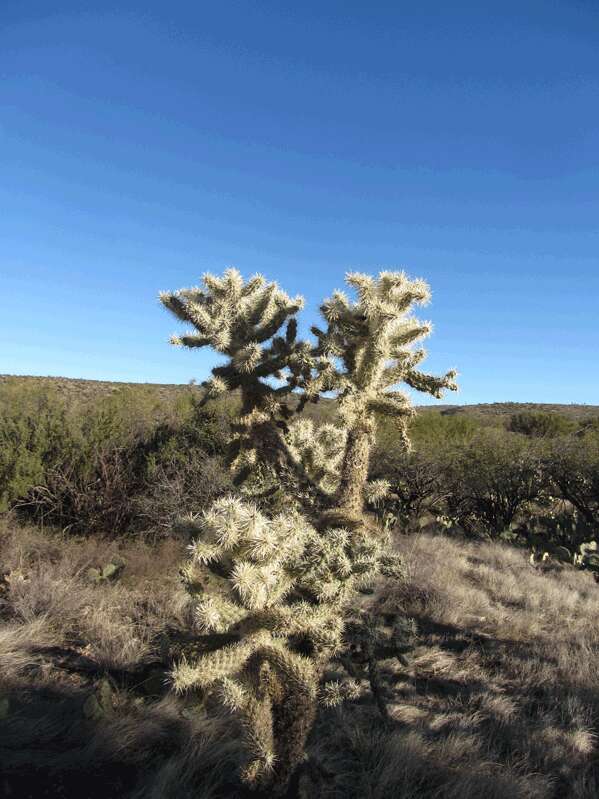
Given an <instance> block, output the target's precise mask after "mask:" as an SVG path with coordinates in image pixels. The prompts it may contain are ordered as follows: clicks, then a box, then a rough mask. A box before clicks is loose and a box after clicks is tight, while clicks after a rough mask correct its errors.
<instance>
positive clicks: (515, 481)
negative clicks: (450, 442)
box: [443, 431, 546, 537]
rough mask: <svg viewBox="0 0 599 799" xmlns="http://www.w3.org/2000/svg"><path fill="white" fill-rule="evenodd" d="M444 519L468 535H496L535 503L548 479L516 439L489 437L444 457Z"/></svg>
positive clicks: (536, 457) (531, 453)
mask: <svg viewBox="0 0 599 799" xmlns="http://www.w3.org/2000/svg"><path fill="white" fill-rule="evenodd" d="M443 470H444V480H445V481H446V486H447V495H446V496H447V500H446V504H447V509H448V515H449V516H450V518H451V519H453V520H454V521H455V522H456V523H457V524H458V525H459V526H460V527H461V528H462V529H463V530H464V531H465V532H466V533H468V534H469V535H474V536H483V537H486V536H489V535H499V534H500V533H502V532H503V531H505V530H507V529H508V528H509V527H510V525H512V523H513V522H514V520H515V519H516V516H517V514H518V513H519V512H521V511H523V510H524V509H525V508H528V507H530V505H531V503H534V502H539V501H541V500H542V499H543V497H544V492H545V490H546V476H545V473H544V470H543V468H542V461H541V458H540V456H539V454H538V453H537V452H535V451H534V450H533V449H531V447H530V446H527V445H526V444H523V443H521V442H520V441H519V440H518V439H515V438H507V437H506V436H504V435H501V434H500V433H496V432H492V431H488V432H487V433H485V434H481V435H480V436H478V437H477V438H476V439H473V440H472V441H471V443H470V444H469V445H468V446H467V447H464V448H461V449H459V450H453V451H452V452H449V453H448V454H447V456H446V459H445V462H444V465H443Z"/></svg>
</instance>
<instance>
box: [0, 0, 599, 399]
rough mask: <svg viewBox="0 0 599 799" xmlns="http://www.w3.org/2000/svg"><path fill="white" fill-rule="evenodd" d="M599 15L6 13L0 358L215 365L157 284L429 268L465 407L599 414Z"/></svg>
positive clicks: (279, 10) (224, 0)
mask: <svg viewBox="0 0 599 799" xmlns="http://www.w3.org/2000/svg"><path fill="white" fill-rule="evenodd" d="M598 51H599V6H598V5H597V3H596V2H595V0H589V1H588V2H587V1H583V0H564V1H563V2H552V0H542V2H536V1H535V0H529V1H528V2H526V3H522V2H518V3H516V2H511V0H504V2H502V3H497V2H493V3H491V2H485V0H482V1H481V0H478V2H470V3H466V2H460V1H459V0H457V2H454V3H446V2H441V0H437V1H436V2H427V0H424V1H423V2H419V3H407V2H406V3H404V2H398V1H396V2H371V3H366V2H359V3H358V2H348V0H344V2H327V0H324V1H321V2H310V1H309V0H305V1H304V2H301V3H287V2H281V0H279V1H278V2H270V1H266V2H231V0H219V2H218V3H198V2H176V1H175V2H171V3H163V2H153V1H152V0H145V2H140V1H138V2H127V0H121V1H120V2H118V3H112V2H110V1H109V0H102V2H100V1H99V0H96V2H93V3H92V2H78V3H68V2H61V0H55V2H52V3H48V2H40V3H36V2H35V1H34V0H32V2H28V3H22V2H12V0H4V2H2V3H1V4H0V79H1V80H0V108H1V111H0V144H1V149H0V240H1V242H2V246H1V247H0V275H1V277H2V287H3V292H2V297H3V303H2V305H3V308H2V313H1V314H0V373H12V374H54V375H65V376H70V377H85V378H99V379H115V380H133V381H150V382H187V381H188V380H189V379H191V378H197V379H198V380H201V379H203V378H204V377H205V376H206V374H207V372H208V370H209V368H210V366H211V365H213V364H214V362H215V360H214V358H213V357H212V356H211V354H210V353H209V352H204V351H200V352H198V351H196V352H185V351H181V350H178V349H174V348H172V347H170V346H169V345H168V343H167V340H168V336H169V334H170V333H171V332H175V331H176V330H177V329H178V325H177V323H176V320H174V319H173V320H171V319H170V318H169V316H168V314H167V313H166V312H165V311H164V310H163V309H162V308H161V307H160V306H159V305H158V302H157V299H156V297H157V294H158V292H159V290H161V289H175V288H179V287H181V286H187V285H193V284H195V283H197V282H198V280H199V278H200V276H201V274H202V273H203V272H204V271H207V270H208V271H215V272H219V271H222V270H223V269H224V268H226V267H227V266H231V265H233V266H236V267H237V268H238V269H239V270H240V271H241V272H242V273H244V274H246V275H250V274H252V273H254V272H256V271H260V272H263V273H264V274H265V275H266V276H267V277H269V278H272V279H276V280H278V281H279V282H280V283H281V284H282V285H283V287H284V288H285V289H286V290H287V291H289V292H290V293H294V294H295V293H302V294H304V296H305V297H306V305H307V310H306V311H305V312H304V319H305V321H306V326H307V324H309V323H312V322H314V321H315V318H316V314H317V308H318V305H319V302H320V301H321V300H322V298H324V297H325V296H328V294H329V293H330V292H331V291H332V290H333V289H335V288H338V287H341V285H342V282H343V276H344V273H345V272H346V271H347V270H348V269H358V270H360V271H367V272H376V271H377V270H379V269H381V268H394V267H399V268H405V269H406V270H407V271H408V273H410V274H411V275H413V276H418V277H424V278H425V279H427V280H428V281H429V282H430V284H431V286H432V290H433V302H432V304H431V306H430V307H428V308H427V309H425V311H424V314H423V315H424V316H425V317H427V318H431V319H432V320H433V322H434V325H435V332H434V335H433V336H432V337H431V339H430V341H429V342H428V349H429V352H430V356H429V359H428V361H427V364H428V367H429V369H430V370H432V371H444V370H445V369H446V368H448V367H451V366H455V367H457V368H458V369H459V371H460V375H461V376H460V384H461V392H460V394H458V395H457V396H453V395H452V396H451V400H452V401H455V402H493V401H506V400H514V401H537V402H543V401H545V402H587V403H599V369H598V368H597V365H598V356H597V353H598V352H599V318H598V314H597V306H598V301H599V235H598V223H599V146H598V145H599V133H598V124H599V58H598V57H597V53H598Z"/></svg>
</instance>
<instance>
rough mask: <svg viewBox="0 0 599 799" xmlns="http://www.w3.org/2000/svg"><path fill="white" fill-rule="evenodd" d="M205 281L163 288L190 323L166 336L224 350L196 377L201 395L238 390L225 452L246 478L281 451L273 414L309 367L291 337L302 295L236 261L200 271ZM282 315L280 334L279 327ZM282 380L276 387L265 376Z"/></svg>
mask: <svg viewBox="0 0 599 799" xmlns="http://www.w3.org/2000/svg"><path fill="white" fill-rule="evenodd" d="M202 282H203V287H201V288H200V287H196V288H190V289H181V290H179V291H175V292H162V293H161V294H160V300H161V302H162V303H163V305H164V306H165V307H166V308H168V309H169V310H170V311H171V312H172V313H173V314H175V316H177V318H178V319H180V320H181V321H183V322H188V323H190V324H191V325H193V328H194V330H192V331H191V332H189V333H186V334H183V335H176V336H172V338H171V342H172V343H173V344H175V345H177V346H183V347H190V348H197V347H205V346H210V347H212V348H213V349H214V350H216V352H219V353H222V354H223V355H226V356H227V357H228V359H229V360H228V363H226V364H225V365H223V366H217V367H215V368H214V369H213V370H212V378H211V379H210V380H207V381H205V382H204V383H202V386H203V387H204V388H205V390H206V394H205V398H206V399H211V398H216V397H218V396H219V395H221V394H224V393H226V392H231V391H235V390H239V391H240V393H241V411H240V416H239V419H238V422H237V424H236V428H235V432H236V435H235V437H234V440H233V442H232V448H231V453H230V460H231V463H232V466H233V467H234V469H235V470H236V472H237V473H238V479H239V481H241V480H242V479H244V478H245V477H246V476H247V475H248V474H249V472H250V471H251V469H252V468H254V466H255V465H256V463H257V462H259V461H260V460H267V461H268V460H271V461H272V460H273V459H275V458H276V457H277V453H278V456H279V457H283V458H284V456H285V454H286V453H285V448H284V446H283V445H282V442H281V436H280V434H279V433H278V431H277V428H276V427H275V426H274V425H272V424H271V422H272V420H273V419H274V418H275V417H277V415H280V416H282V417H283V418H289V416H290V414H291V411H290V409H289V407H288V406H287V404H286V402H285V399H286V397H287V395H288V394H289V393H290V392H291V391H292V389H293V387H294V385H298V384H299V383H300V382H301V381H302V380H305V379H306V378H307V377H308V375H309V374H310V373H311V370H312V369H313V368H314V364H315V361H314V356H313V355H312V353H311V348H310V346H309V344H306V343H305V342H298V341H297V340H296V334H297V323H296V320H295V318H294V317H295V314H296V313H297V311H298V310H299V309H300V308H301V307H302V305H303V299H302V298H301V297H294V298H291V297H289V296H288V295H287V294H286V293H285V292H284V291H282V290H281V289H280V288H279V287H278V286H277V284H276V283H267V282H266V280H265V279H264V278H263V277H262V276H261V275H255V276H254V277H252V278H251V279H250V280H248V281H247V282H245V281H244V280H243V278H242V277H241V275H240V274H239V272H238V271H237V270H236V269H227V270H226V271H225V273H224V275H223V276H222V277H221V278H219V277H216V276H215V275H211V274H205V275H204V276H203V278H202ZM285 323H287V326H286V330H285V335H284V336H279V335H277V333H278V331H279V330H280V329H281V328H282V327H283V325H284V324H285ZM283 372H285V373H286V375H287V378H288V379H287V380H286V381H285V382H284V383H283V385H281V386H279V387H278V388H274V387H273V386H272V385H271V384H270V383H268V382H267V379H268V378H276V379H279V380H280V379H281V378H282V377H283Z"/></svg>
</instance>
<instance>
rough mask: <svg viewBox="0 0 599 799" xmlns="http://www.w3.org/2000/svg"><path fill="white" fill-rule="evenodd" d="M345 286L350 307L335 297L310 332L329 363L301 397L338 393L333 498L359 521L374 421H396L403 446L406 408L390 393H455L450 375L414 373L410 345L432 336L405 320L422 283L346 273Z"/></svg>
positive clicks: (425, 292)
mask: <svg viewBox="0 0 599 799" xmlns="http://www.w3.org/2000/svg"><path fill="white" fill-rule="evenodd" d="M347 283H348V284H349V285H350V286H351V287H352V288H354V289H355V290H356V291H357V294H358V299H357V301H356V302H352V301H351V300H349V299H348V298H347V297H346V295H345V294H344V293H343V292H341V291H336V292H335V293H334V294H333V296H332V297H330V298H329V299H328V300H326V301H325V302H324V303H323V305H322V306H321V312H322V315H323V317H324V319H325V321H326V322H327V328H326V330H324V331H323V330H321V329H320V328H318V327H313V328H312V332H313V333H314V335H315V336H316V337H317V339H318V342H319V343H318V347H317V349H316V353H317V354H318V355H321V356H326V357H327V359H328V360H327V362H326V363H324V364H322V365H320V366H319V368H318V375H317V377H315V378H313V379H312V380H311V381H310V382H309V383H308V384H307V386H306V393H307V394H308V395H314V394H319V393H320V392H322V391H331V390H332V391H336V392H338V395H339V399H340V404H339V410H340V413H341V417H342V419H343V421H344V422H345V425H346V428H347V443H346V447H345V452H344V456H343V462H342V467H341V479H340V483H339V488H338V491H337V497H336V499H337V504H338V505H339V506H340V507H341V508H343V509H345V510H346V511H347V512H348V513H350V514H354V515H355V514H357V515H359V514H360V513H361V512H362V508H363V488H364V485H365V482H366V477H367V474H368V460H369V453H370V445H371V440H372V436H373V433H374V430H375V418H376V415H377V414H383V415H386V416H392V417H393V418H394V419H396V421H397V424H398V425H399V427H400V429H401V430H402V431H403V433H404V439H405V442H406V445H407V444H408V440H407V433H406V424H407V421H408V420H409V418H410V417H411V416H412V414H413V409H412V406H411V403H410V400H409V398H408V396H407V395H406V394H404V393H401V392H399V391H394V390H392V387H393V386H395V385H396V384H398V383H402V382H403V383H406V384H407V385H408V386H410V387H412V388H414V389H416V390H418V391H424V392H427V393H429V394H432V395H433V396H435V397H440V396H441V395H442V391H443V389H450V390H455V389H456V388H457V387H456V384H455V376H456V372H455V371H449V372H447V374H445V375H443V376H442V377H433V376H431V375H427V374H424V373H423V372H420V371H418V370H417V369H416V367H417V365H418V364H419V363H420V362H421V361H422V359H423V358H424V357H425V355H426V353H425V351H424V350H423V349H413V348H412V345H413V344H414V343H415V342H417V341H419V340H420V339H422V338H424V337H425V336H427V335H428V334H429V333H430V331H431V325H430V323H429V322H420V321H419V320H417V319H415V318H414V317H413V316H410V310H411V308H412V306H413V305H414V304H415V303H419V304H423V303H425V302H427V301H428V299H429V297H430V292H429V288H428V286H427V284H426V283H425V282H424V281H422V280H409V279H408V278H407V277H406V275H405V274H404V273H403V272H381V273H380V274H379V276H378V278H376V279H375V278H372V277H370V276H369V275H363V274H358V273H351V274H349V275H348V276H347ZM321 363H322V362H321Z"/></svg>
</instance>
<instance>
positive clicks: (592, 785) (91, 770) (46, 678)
mask: <svg viewBox="0 0 599 799" xmlns="http://www.w3.org/2000/svg"><path fill="white" fill-rule="evenodd" d="M398 547H399V549H400V551H401V552H402V554H403V556H404V560H405V564H406V569H407V573H408V577H407V579H406V581H405V582H404V583H402V584H401V585H400V584H395V585H393V586H391V588H390V590H389V591H388V592H387V593H386V594H385V595H383V599H384V603H385V604H387V605H389V606H392V607H400V608H402V609H403V610H404V612H405V613H407V614H408V615H410V616H412V617H414V618H415V619H416V621H417V624H418V630H419V637H418V641H417V646H416V649H415V650H414V652H413V655H412V656H411V658H410V664H409V666H408V667H407V668H406V667H398V666H397V664H396V663H392V662H388V663H385V664H384V666H385V668H386V669H387V672H388V675H389V678H390V680H391V681H392V684H393V690H392V696H391V701H390V705H389V708H390V713H391V717H392V721H391V723H390V724H385V723H383V721H382V720H381V719H380V717H379V716H378V714H377V710H376V707H375V706H374V704H373V702H372V699H371V697H370V696H369V695H368V692H367V691H365V694H364V696H363V697H362V698H361V699H360V700H358V701H356V702H355V703H353V704H348V705H346V706H345V707H343V708H341V709H338V710H328V711H323V713H322V714H321V717H320V718H319V720H318V723H317V725H316V727H315V729H314V732H313V735H312V738H311V742H310V753H311V755H312V757H313V759H314V762H317V763H319V764H320V765H319V767H318V768H316V769H313V770H312V771H311V772H309V773H307V774H306V775H304V777H303V778H302V783H301V787H300V795H302V796H304V797H306V798H307V799H312V797H323V799H341V797H348V799H352V798H355V799H358V798H359V799H388V797H397V798H398V799H428V797H432V798H433V799H480V797H484V799H511V798H512V797H516V798H517V799H526V798H528V797H530V799H562V797H572V799H594V798H595V797H597V796H598V795H599V751H598V747H597V737H596V736H597V731H598V729H599V686H598V679H597V678H598V676H599V668H598V663H599V660H598V655H599V625H598V624H597V620H598V619H599V586H597V585H596V584H595V583H594V581H593V580H592V578H591V577H590V576H589V575H588V574H584V573H580V572H576V571H574V570H573V569H570V568H561V569H559V570H555V571H540V570H538V569H535V568H533V567H532V566H531V565H530V563H529V562H528V558H527V554H526V553H525V552H522V551H518V550H515V549H511V548H509V547H507V546H503V545H499V544H480V545H477V544H469V543H465V542H460V541H453V540H450V539H447V538H444V537H440V536H438V537H435V536H429V535H418V536H410V537H405V538H402V539H401V540H400V541H399V542H398ZM183 549H184V545H183V543H182V542H177V541H175V540H170V541H163V542H161V543H160V544H157V545H152V546H150V545H149V544H146V543H143V542H135V541H129V542H127V543H123V542H120V543H119V542H115V541H107V540H101V539H77V540H73V539H68V538H65V537H64V536H60V535H54V534H48V533H42V532H40V531H36V530H31V529H26V528H16V527H14V526H10V525H8V524H5V525H4V526H3V527H2V528H1V529H0V557H1V562H2V569H1V571H2V573H3V574H4V577H3V578H2V580H1V582H0V761H1V762H2V764H3V771H2V780H0V795H2V791H4V794H5V795H7V796H8V795H12V796H19V797H21V796H22V797H24V798H25V797H32V799H33V798H34V797H38V796H40V797H43V796H48V797H50V796H61V797H67V799H70V797H73V799H74V798H75V797H77V799H82V797H89V798H90V799H96V797H98V799H99V797H105V796H122V797H127V799H142V797H155V799H158V797H173V798H174V797H177V799H188V798H189V799H191V797H207V798H209V797H214V799H216V797H235V796H241V795H242V793H241V792H240V791H239V790H238V788H236V787H235V783H234V775H235V773H236V771H237V767H238V764H239V758H240V751H239V747H238V745H237V739H236V734H235V728H234V727H231V726H230V724H229V722H228V721H227V720H225V719H222V718H218V717H214V716H213V715H211V713H210V712H209V709H208V708H206V707H204V706H202V704H201V700H200V697H198V696H197V695H192V696H188V697H184V698H181V697H175V696H172V695H171V694H169V691H168V685H166V684H165V675H166V671H167V668H168V664H167V663H164V662H161V658H163V651H162V645H163V639H164V638H165V636H167V635H171V634H172V632H173V630H175V631H176V630H177V629H179V630H183V629H185V627H186V624H187V617H186V613H187V606H186V599H185V594H184V593H183V592H182V590H181V589H180V587H179V585H178V579H177V569H178V566H179V564H180V562H181V560H182V557H183ZM117 556H118V557H121V558H123V559H124V560H125V561H126V567H125V570H124V571H123V573H122V575H121V576H120V578H119V579H118V580H117V581H115V582H109V581H106V582H105V583H101V584H96V583H93V582H91V581H90V579H89V577H88V576H87V570H88V569H89V568H90V567H92V566H93V567H96V566H100V565H103V564H104V563H107V562H109V561H110V560H111V559H112V558H115V557H117ZM103 685H104V687H106V685H108V700H106V699H103V698H102V690H103V688H102V686H103ZM90 701H91V703H92V704H91V705H90ZM98 701H99V702H101V703H102V707H101V712H96V711H97V710H98ZM94 702H95V704H94ZM90 707H91V711H92V712H90ZM7 786H8V787H7ZM7 791H12V794H9V793H8V792H7Z"/></svg>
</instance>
